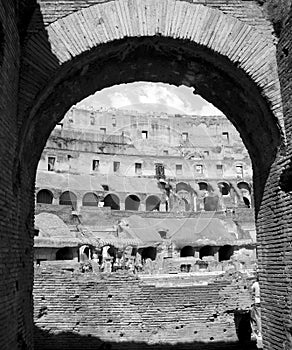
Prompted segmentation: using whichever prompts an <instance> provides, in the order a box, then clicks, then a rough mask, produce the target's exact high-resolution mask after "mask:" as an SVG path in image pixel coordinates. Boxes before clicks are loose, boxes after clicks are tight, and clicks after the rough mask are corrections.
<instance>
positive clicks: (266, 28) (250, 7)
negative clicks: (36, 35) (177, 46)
mask: <svg viewBox="0 0 292 350" xmlns="http://www.w3.org/2000/svg"><path fill="white" fill-rule="evenodd" d="M108 1H109V0H78V1H71V0H53V1H52V0H38V3H39V4H40V9H41V13H42V17H43V21H44V23H45V25H48V24H50V23H52V22H54V21H56V20H58V19H59V18H61V17H64V16H68V15H69V14H71V13H72V12H75V11H78V10H80V9H83V8H86V7H90V6H92V5H95V4H101V3H105V2H108ZM184 1H187V2H190V3H194V4H197V5H205V6H208V7H210V8H214V9H218V10H220V11H222V12H224V13H225V14H227V15H229V16H232V17H235V18H237V19H239V20H241V21H243V22H245V23H248V24H250V25H252V26H256V27H257V29H258V30H260V31H261V32H262V33H265V34H271V33H272V32H273V27H272V25H271V23H270V22H269V21H268V20H267V18H266V17H265V12H264V11H263V8H262V6H259V4H258V2H257V1H255V0H245V1H240V0H184ZM37 18H38V14H37V13H36V15H35V21H34V22H33V25H34V29H35V26H36V25H37V24H38V23H39V21H38V19H37ZM39 24H40V26H41V23H39ZM34 29H33V30H34Z"/></svg>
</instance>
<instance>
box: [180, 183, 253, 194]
mask: <svg viewBox="0 0 292 350" xmlns="http://www.w3.org/2000/svg"><path fill="white" fill-rule="evenodd" d="M198 186H199V190H200V191H214V188H213V187H212V185H211V184H209V183H208V182H205V181H200V182H198ZM217 186H218V188H219V190H220V192H221V193H222V195H228V194H229V193H230V189H231V187H232V186H231V184H230V183H229V182H227V181H220V182H218V183H217ZM237 188H238V189H239V190H241V191H247V192H248V193H251V186H250V184H249V183H247V182H245V181H240V182H238V183H237ZM175 189H176V192H179V191H187V192H190V191H192V187H191V186H190V185H189V184H187V183H185V182H179V183H178V184H176V186H175Z"/></svg>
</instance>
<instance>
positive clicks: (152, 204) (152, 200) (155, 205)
mask: <svg viewBox="0 0 292 350" xmlns="http://www.w3.org/2000/svg"><path fill="white" fill-rule="evenodd" d="M159 208H160V199H159V198H158V197H157V196H149V197H147V199H146V211H159Z"/></svg>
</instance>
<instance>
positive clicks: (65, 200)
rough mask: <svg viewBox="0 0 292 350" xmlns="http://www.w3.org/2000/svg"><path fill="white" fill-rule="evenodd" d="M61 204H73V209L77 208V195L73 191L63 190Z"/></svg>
mask: <svg viewBox="0 0 292 350" xmlns="http://www.w3.org/2000/svg"><path fill="white" fill-rule="evenodd" d="M59 204H60V205H71V207H72V209H73V210H76V208H77V197H76V195H75V194H74V193H73V192H70V191H66V192H63V193H62V194H61V196H60V200H59Z"/></svg>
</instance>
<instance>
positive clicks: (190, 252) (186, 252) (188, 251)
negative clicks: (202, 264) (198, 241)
mask: <svg viewBox="0 0 292 350" xmlns="http://www.w3.org/2000/svg"><path fill="white" fill-rule="evenodd" d="M194 255H195V249H194V247H191V246H185V247H183V248H182V249H181V251H180V256H181V258H186V257H188V256H194Z"/></svg>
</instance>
